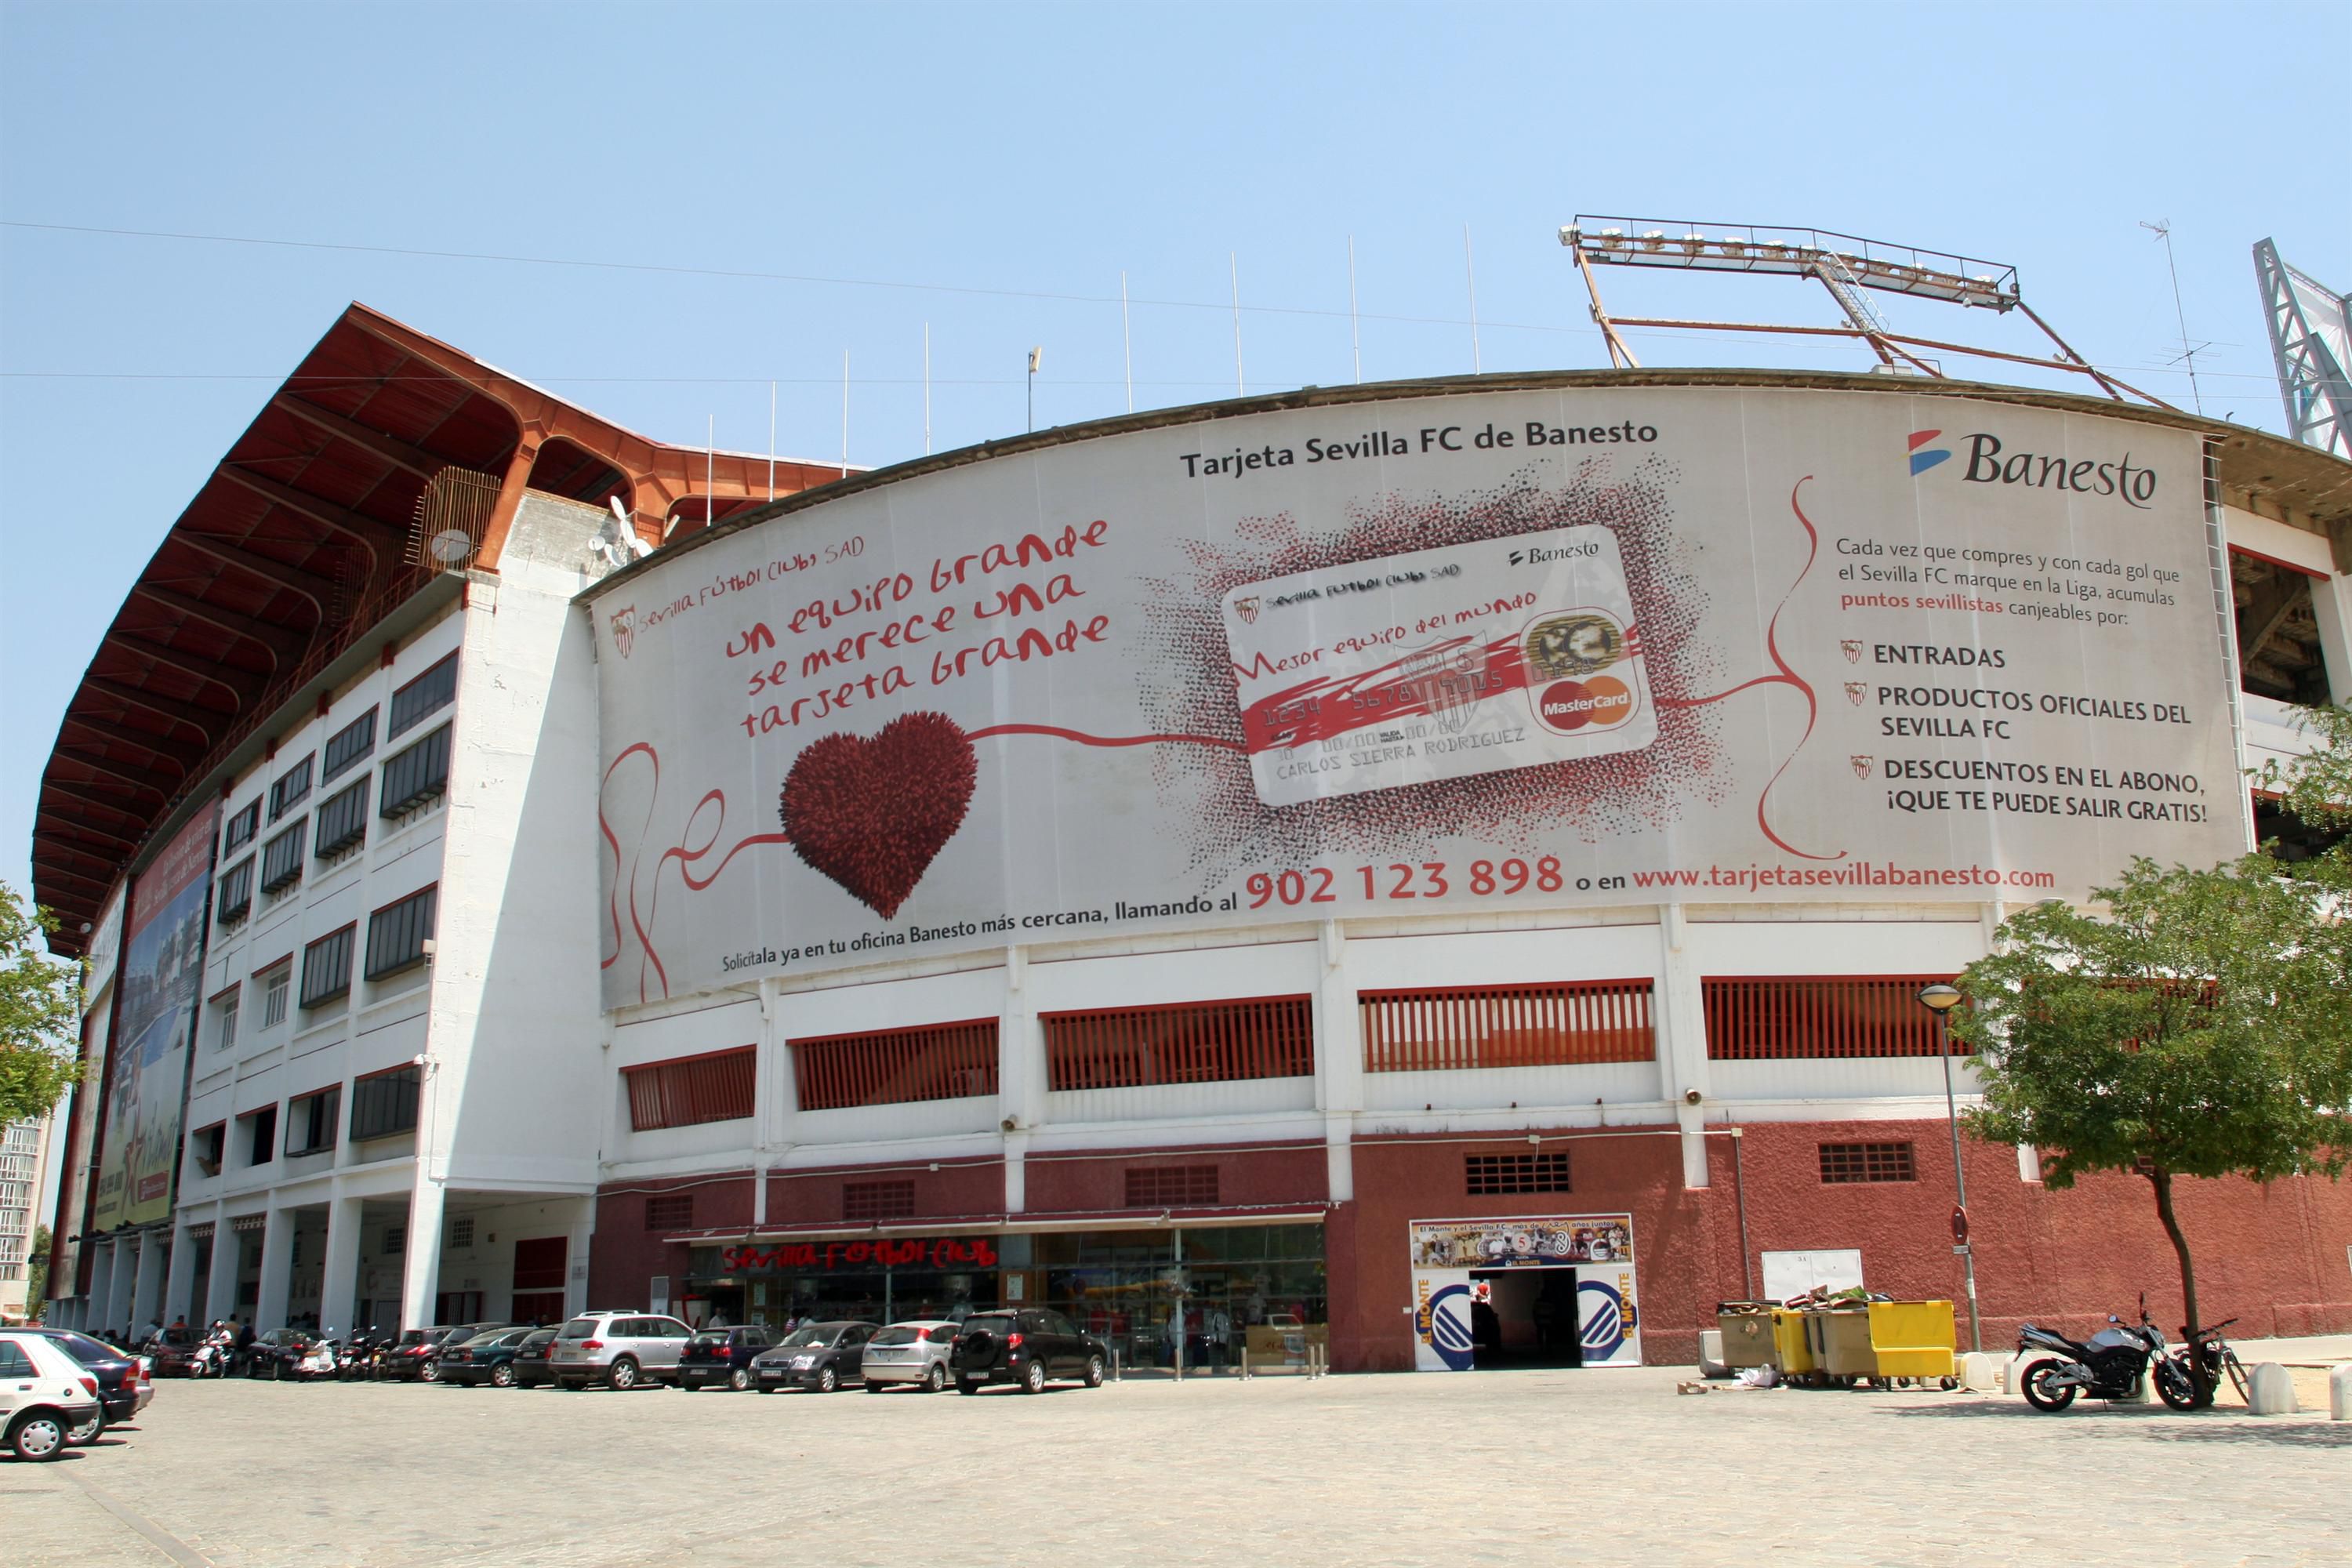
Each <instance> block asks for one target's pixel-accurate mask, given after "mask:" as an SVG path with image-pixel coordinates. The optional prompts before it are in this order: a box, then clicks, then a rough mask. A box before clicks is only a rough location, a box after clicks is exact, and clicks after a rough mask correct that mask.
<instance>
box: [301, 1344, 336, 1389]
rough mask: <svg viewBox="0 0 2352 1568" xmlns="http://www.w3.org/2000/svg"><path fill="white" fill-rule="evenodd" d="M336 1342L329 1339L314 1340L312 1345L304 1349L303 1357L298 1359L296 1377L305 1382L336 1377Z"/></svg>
mask: <svg viewBox="0 0 2352 1568" xmlns="http://www.w3.org/2000/svg"><path fill="white" fill-rule="evenodd" d="M335 1363H336V1355H335V1342H334V1341H332V1340H327V1339H320V1340H312V1341H311V1342H310V1344H308V1345H306V1346H305V1347H303V1350H302V1353H301V1355H300V1356H299V1357H298V1358H297V1359H296V1361H295V1363H294V1375H295V1376H296V1377H297V1378H299V1379H303V1380H308V1379H310V1378H315V1377H332V1376H334V1375H335Z"/></svg>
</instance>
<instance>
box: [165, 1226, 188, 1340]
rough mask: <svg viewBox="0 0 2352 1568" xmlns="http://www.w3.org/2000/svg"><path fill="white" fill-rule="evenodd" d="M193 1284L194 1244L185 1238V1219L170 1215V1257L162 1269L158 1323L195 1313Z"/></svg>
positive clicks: (186, 1235) (186, 1232) (186, 1230)
mask: <svg viewBox="0 0 2352 1568" xmlns="http://www.w3.org/2000/svg"><path fill="white" fill-rule="evenodd" d="M195 1283H196V1244H195V1242H194V1239H192V1238H191V1237H189V1235H188V1217H187V1215H184V1214H181V1215H173V1216H172V1257H171V1259H170V1261H169V1262H168V1263H167V1264H166V1265H165V1266H164V1270H163V1315H162V1319H161V1321H163V1322H166V1323H168V1322H170V1321H172V1320H173V1318H184V1317H186V1316H187V1315H188V1314H189V1313H190V1312H192V1311H194V1310H195V1303H194V1301H193V1300H190V1292H191V1291H193V1290H194V1288H195Z"/></svg>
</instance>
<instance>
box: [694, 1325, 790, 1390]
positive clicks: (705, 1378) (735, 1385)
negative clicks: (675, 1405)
mask: <svg viewBox="0 0 2352 1568" xmlns="http://www.w3.org/2000/svg"><path fill="white" fill-rule="evenodd" d="M774 1344H775V1340H774V1338H773V1337H772V1336H771V1335H770V1334H769V1332H768V1331H767V1329H766V1328H764V1327H763V1326H761V1324H758V1323H743V1324H740V1325H739V1326H737V1327H735V1328H731V1329H703V1330H699V1331H697V1332H696V1334H695V1336H694V1338H692V1339H690V1340H688V1341H687V1342H686V1349H685V1350H683V1351H681V1352H678V1357H677V1385H678V1386H679V1387H680V1388H682V1389H685V1390H686V1391H687V1392H688V1394H691V1393H693V1392H694V1391H695V1390H696V1389H698V1388H705V1387H708V1386H709V1385H710V1384H725V1385H726V1386H727V1387H729V1388H731V1389H733V1390H734V1391H735V1392H736V1393H738V1394H740V1393H742V1392H743V1390H745V1389H747V1388H749V1387H751V1362H752V1360H753V1358H755V1357H757V1356H758V1355H759V1353H760V1352H761V1351H764V1350H767V1349H769V1348H771V1347H772V1346H773V1345H774Z"/></svg>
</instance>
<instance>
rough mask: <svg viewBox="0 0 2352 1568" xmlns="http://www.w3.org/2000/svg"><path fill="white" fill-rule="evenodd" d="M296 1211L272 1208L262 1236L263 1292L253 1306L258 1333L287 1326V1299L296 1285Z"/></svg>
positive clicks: (255, 1328)
mask: <svg viewBox="0 0 2352 1568" xmlns="http://www.w3.org/2000/svg"><path fill="white" fill-rule="evenodd" d="M294 1218H295V1216H294V1211H293V1210H292V1209H287V1208H278V1207H276V1206H275V1205H273V1206H272V1207H271V1208H270V1210H269V1218H268V1225H267V1226H265V1227H264V1229H263V1230H262V1233H261V1290H260V1294H259V1295H258V1296H257V1298H256V1299H255V1300H254V1303H253V1327H254V1330H255V1331H256V1332H260V1333H266V1332H268V1331H269V1330H271V1329H282V1328H284V1327H285V1326H286V1298H287V1295H288V1293H289V1291H290V1290H291V1289H292V1288H293V1284H294Z"/></svg>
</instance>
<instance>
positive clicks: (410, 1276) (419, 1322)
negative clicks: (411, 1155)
mask: <svg viewBox="0 0 2352 1568" xmlns="http://www.w3.org/2000/svg"><path fill="white" fill-rule="evenodd" d="M440 1289H441V1184H440V1183H438V1182H436V1181H434V1180H432V1179H431V1178H430V1177H428V1176H426V1175H425V1169H424V1162H423V1161H421V1160H420V1161H418V1162H417V1171H416V1185H415V1187H414V1188H413V1189H411V1190H410V1192H409V1194H408V1250H407V1252H406V1254H405V1256H404V1257H403V1258H402V1259H401V1264H400V1326H401V1327H402V1328H404V1329H424V1328H430V1327H431V1326H432V1324H433V1298H434V1296H435V1295H436V1293H438V1291H439V1290H440Z"/></svg>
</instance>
